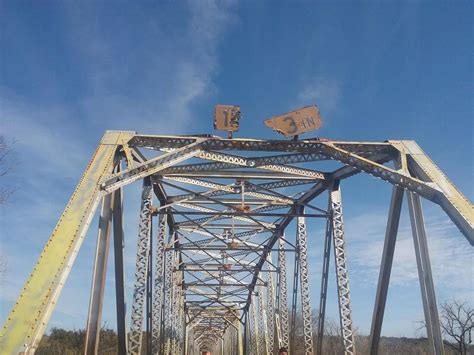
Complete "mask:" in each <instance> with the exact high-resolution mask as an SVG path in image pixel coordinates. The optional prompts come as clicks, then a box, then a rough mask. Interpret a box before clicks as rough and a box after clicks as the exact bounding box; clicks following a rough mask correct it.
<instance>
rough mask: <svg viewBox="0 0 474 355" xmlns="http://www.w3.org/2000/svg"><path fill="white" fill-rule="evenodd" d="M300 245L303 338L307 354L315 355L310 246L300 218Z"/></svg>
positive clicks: (304, 223) (303, 220) (304, 225)
mask: <svg viewBox="0 0 474 355" xmlns="http://www.w3.org/2000/svg"><path fill="white" fill-rule="evenodd" d="M297 228H298V244H299V247H300V284H301V311H302V314H303V336H304V350H305V354H307V355H313V329H312V319H311V299H310V295H309V266H308V245H307V240H306V222H305V218H304V217H302V216H299V217H298V225H297Z"/></svg>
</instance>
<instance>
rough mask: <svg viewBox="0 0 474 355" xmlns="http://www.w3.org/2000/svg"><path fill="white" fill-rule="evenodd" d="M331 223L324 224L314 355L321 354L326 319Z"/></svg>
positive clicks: (328, 221)
mask: <svg viewBox="0 0 474 355" xmlns="http://www.w3.org/2000/svg"><path fill="white" fill-rule="evenodd" d="M331 241H332V222H331V219H330V218H328V220H327V222H326V235H325V237H324V254H323V272H322V276H321V294H320V298H319V316H318V340H317V341H318V342H317V344H316V355H322V353H323V338H324V320H325V317H326V300H327V295H328V279H329V261H330V260H331Z"/></svg>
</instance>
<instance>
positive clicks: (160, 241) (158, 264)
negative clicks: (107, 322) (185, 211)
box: [152, 214, 167, 354]
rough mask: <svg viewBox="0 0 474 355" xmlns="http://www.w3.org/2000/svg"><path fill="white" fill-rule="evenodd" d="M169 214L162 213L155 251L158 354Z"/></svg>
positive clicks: (154, 343) (154, 341) (154, 342)
mask: <svg viewBox="0 0 474 355" xmlns="http://www.w3.org/2000/svg"><path fill="white" fill-rule="evenodd" d="M166 222H167V215H166V214H160V216H159V226H158V234H157V237H156V251H155V278H154V284H153V311H152V313H153V314H152V317H153V336H152V350H153V353H154V354H158V353H159V352H160V349H161V344H160V343H161V320H162V317H163V315H162V306H163V291H164V288H163V281H164V277H163V276H164V275H163V272H164V260H165V235H166V231H167V223H166Z"/></svg>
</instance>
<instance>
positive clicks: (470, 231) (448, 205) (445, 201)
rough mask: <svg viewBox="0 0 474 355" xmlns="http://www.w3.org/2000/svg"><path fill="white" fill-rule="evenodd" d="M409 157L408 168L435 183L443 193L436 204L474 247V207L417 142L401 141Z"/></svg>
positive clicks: (438, 195)
mask: <svg viewBox="0 0 474 355" xmlns="http://www.w3.org/2000/svg"><path fill="white" fill-rule="evenodd" d="M401 144H402V145H403V148H404V151H405V152H406V154H407V156H408V168H409V170H410V171H412V172H413V173H414V174H415V176H417V177H418V178H420V179H422V180H430V181H432V182H434V183H435V184H436V185H437V186H438V187H439V189H440V190H441V191H442V193H438V192H437V193H436V198H435V200H434V201H433V202H436V203H437V204H439V205H440V206H441V208H442V209H443V210H444V211H445V212H446V214H447V215H448V216H449V217H450V218H451V220H452V221H453V222H454V224H456V226H457V227H458V228H459V229H460V230H461V232H462V233H463V234H464V236H465V237H466V238H467V240H468V241H469V243H471V245H474V206H473V205H472V203H471V202H469V200H468V199H467V198H466V197H465V196H464V195H463V194H462V193H461V192H460V191H459V190H458V189H457V188H456V186H454V184H453V183H452V182H451V181H450V180H449V179H448V177H447V176H446V175H445V174H444V173H443V172H442V171H441V169H440V168H439V167H438V166H437V165H436V164H434V163H433V161H432V160H431V159H430V158H429V157H428V156H427V155H426V154H425V152H423V150H422V149H421V148H420V147H419V146H418V144H417V143H416V142H415V141H401Z"/></svg>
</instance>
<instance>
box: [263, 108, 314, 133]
mask: <svg viewBox="0 0 474 355" xmlns="http://www.w3.org/2000/svg"><path fill="white" fill-rule="evenodd" d="M265 125H266V126H267V127H270V128H271V129H273V130H275V131H277V132H278V133H281V134H283V135H284V136H285V137H293V136H296V135H298V134H302V133H304V132H307V131H311V130H313V129H318V128H320V127H321V116H320V114H319V110H318V108H317V107H316V106H307V107H303V108H300V109H298V110H295V111H291V112H288V113H285V114H284V115H280V116H276V117H272V118H269V119H267V120H265Z"/></svg>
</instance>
